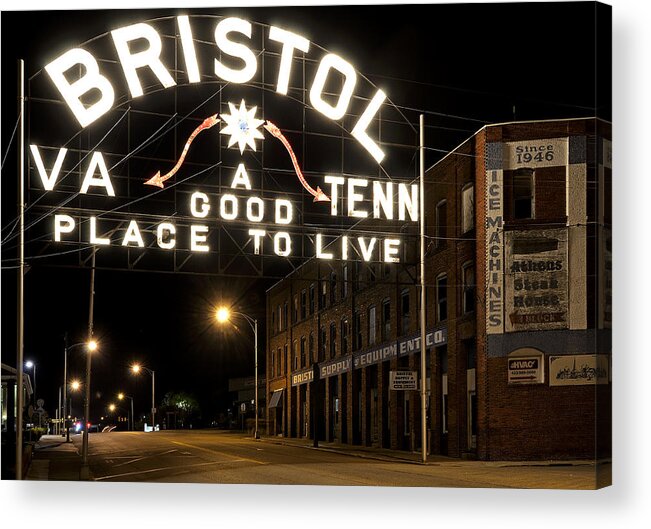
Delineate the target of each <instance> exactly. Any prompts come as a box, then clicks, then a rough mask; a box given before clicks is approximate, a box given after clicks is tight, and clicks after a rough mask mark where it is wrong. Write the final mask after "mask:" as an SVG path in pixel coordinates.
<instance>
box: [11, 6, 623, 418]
mask: <svg viewBox="0 0 651 529" xmlns="http://www.w3.org/2000/svg"><path fill="white" fill-rule="evenodd" d="M200 11H201V10H193V11H192V12H191V13H193V14H196V13H199V12H200ZM209 12H210V13H212V14H218V15H236V16H239V17H242V18H245V19H247V20H249V21H251V22H260V23H269V24H274V23H275V24H278V25H279V26H282V27H286V28H291V29H294V30H295V31H297V32H300V33H301V34H302V35H304V36H306V37H307V38H309V39H310V40H311V41H312V42H313V43H315V44H318V45H320V46H323V47H324V48H326V49H328V50H329V51H331V52H334V53H340V54H341V55H343V56H345V57H346V58H347V60H349V61H350V62H351V63H352V64H353V65H354V66H355V67H356V69H357V70H358V71H359V72H361V73H363V74H365V75H366V76H368V77H369V78H370V79H371V81H373V82H374V83H375V84H377V85H378V86H382V87H383V88H384V89H385V91H386V92H387V93H388V94H389V96H390V97H391V98H392V100H393V101H394V102H395V103H396V104H398V105H400V106H402V107H407V108H409V109H415V110H414V111H411V110H405V115H406V117H407V119H409V120H410V121H411V122H412V123H417V115H418V112H419V111H423V112H425V113H426V121H427V125H428V128H427V146H428V147H429V148H430V150H428V154H427V165H428V166H429V165H431V164H432V163H434V162H435V161H436V160H437V159H439V158H440V157H441V156H443V153H444V152H445V151H447V150H450V149H452V148H454V147H455V146H457V145H458V144H459V143H460V142H461V141H462V140H464V139H465V138H467V137H468V136H470V135H471V134H472V133H474V132H475V131H476V130H478V129H479V128H480V127H481V126H482V125H483V124H484V123H491V122H503V121H510V120H512V119H513V118H514V117H515V118H516V119H518V120H532V119H550V118H569V117H585V116H594V115H599V116H600V117H603V118H605V119H610V112H611V108H610V97H611V95H610V83H609V79H610V50H609V47H610V40H609V31H610V20H609V18H608V16H607V14H606V13H602V14H600V16H599V17H598V18H597V16H596V7H595V4H593V3H590V2H584V3H552V4H545V3H537V4H495V5H487V4H474V5H435V6H380V7H378V6H374V7H327V8H299V7H291V8H269V9H261V8H258V9H252V8H251V9H249V8H237V9H228V10H216V9H215V10H210V11H209ZM175 14H176V12H175V11H173V10H155V11H154V10H134V11H114V12H106V11H87V12H30V13H25V12H3V13H2V29H3V30H4V31H2V80H3V83H2V155H3V156H4V154H5V153H7V152H8V157H7V163H6V165H5V166H3V170H2V188H1V191H2V237H3V247H2V267H3V268H2V342H1V343H2V361H3V362H4V363H7V364H10V365H15V350H16V332H15V325H16V324H15V313H16V302H15V299H16V293H15V286H16V270H15V269H13V268H10V267H11V266H13V265H15V261H13V260H12V259H15V257H16V254H15V252H16V250H15V242H12V241H7V244H5V241H4V239H5V237H7V234H8V233H9V231H10V230H11V226H12V225H13V221H14V219H15V218H16V206H15V204H16V200H15V197H16V178H15V177H14V175H15V174H16V169H15V159H16V147H15V141H14V142H13V143H12V144H11V145H9V139H10V137H11V134H12V130H13V127H14V125H15V123H16V116H17V114H16V110H15V109H16V103H15V101H16V91H15V89H14V85H15V84H16V83H15V79H16V75H15V71H16V69H15V65H16V61H17V59H18V58H24V59H25V61H26V65H27V75H28V76H30V75H32V74H33V73H35V72H36V71H38V70H39V69H41V68H42V67H43V66H44V65H45V64H47V62H49V61H50V60H52V59H53V58H54V57H56V56H58V55H59V54H60V53H62V52H64V51H65V50H67V49H70V48H72V47H74V46H76V45H78V44H80V43H82V42H84V41H86V40H88V39H90V38H92V37H94V36H96V35H100V34H102V33H105V32H106V31H110V30H112V29H115V28H118V27H121V26H125V25H128V24H130V23H134V22H138V21H145V20H148V19H151V18H157V17H160V16H169V15H175ZM179 14H180V13H179ZM596 27H599V28H600V32H599V34H598V35H599V38H597V33H596V30H595V28H596ZM8 28H12V29H13V28H17V29H18V31H11V32H10V31H8ZM34 28H38V31H33V29H34ZM14 35H25V36H27V35H29V37H24V38H19V39H18V40H13V38H14ZM603 37H605V39H604V38H603ZM595 42H597V43H598V45H599V49H598V50H597V49H596V48H595V46H596V44H595ZM597 53H599V57H600V60H601V64H602V65H603V66H602V67H601V68H600V69H599V70H598V71H597V69H596V66H595V57H596V55H597ZM596 83H598V85H599V90H597V89H596ZM597 96H598V100H597ZM514 106H515V116H514V112H513V108H514ZM147 132H148V133H149V131H147ZM317 161H318V158H317ZM317 165H318V164H317ZM50 251H52V250H50ZM86 255H87V252H86ZM27 256H28V261H29V262H30V265H31V266H30V270H29V272H28V274H27V275H26V282H25V284H26V301H25V311H26V321H25V358H26V359H33V360H35V361H36V363H37V365H38V368H37V392H38V396H39V397H42V398H44V399H45V401H46V407H47V408H48V409H49V410H50V412H51V413H53V411H54V406H55V402H56V392H57V388H58V386H59V385H60V384H61V378H62V369H63V365H62V362H63V335H64V333H65V332H67V333H68V335H69V339H70V342H71V343H75V342H80V341H82V340H84V339H85V334H86V326H87V313H88V297H89V296H88V288H89V276H90V272H89V270H88V269H87V268H86V269H80V268H60V267H56V266H51V265H53V264H57V263H58V261H52V260H49V259H38V260H33V261H32V260H30V259H29V258H30V254H29V253H28V254H27ZM273 271H274V273H273V274H272V275H276V276H277V277H280V276H281V275H282V274H283V273H286V271H287V269H286V268H283V267H282V266H280V265H279V266H277V267H276V268H273ZM274 281H275V280H274V279H273V278H272V277H268V278H266V279H260V280H252V279H246V278H237V277H229V278H225V277H218V276H209V275H202V276H190V275H183V274H160V273H153V272H136V271H121V270H116V271H110V270H99V271H98V272H97V278H96V288H95V290H96V298H95V333H96V336H97V338H98V340H100V342H101V344H102V345H101V351H100V352H99V353H98V354H97V356H96V357H95V358H94V364H93V366H94V367H93V369H94V371H93V374H94V378H93V388H94V393H95V392H97V393H98V395H97V396H96V398H95V400H94V401H93V409H94V410H96V412H97V414H98V415H99V413H100V411H99V410H101V409H103V407H104V406H105V405H106V404H107V403H108V402H110V401H111V400H113V397H112V395H114V394H115V393H116V392H117V391H119V390H122V391H125V392H127V393H130V394H132V395H134V397H135V399H136V409H137V410H142V411H145V410H146V409H147V407H148V398H149V397H148V396H149V391H150V390H149V388H150V386H149V380H148V377H141V378H140V379H137V378H135V377H132V376H131V375H130V374H129V373H128V371H127V370H128V365H129V364H130V362H132V361H134V360H138V361H142V362H144V363H145V364H146V365H147V366H149V367H150V368H152V369H155V370H156V373H157V395H158V396H159V397H162V396H163V395H164V394H165V393H166V392H167V391H170V390H173V389H183V390H186V391H190V392H193V393H195V394H196V395H197V396H198V397H199V399H200V402H201V406H202V409H203V412H204V413H203V415H204V417H205V418H209V417H210V416H211V415H212V414H213V413H214V411H215V410H216V408H224V407H225V406H226V405H227V400H226V388H227V379H228V378H229V377H233V376H245V375H251V374H252V371H253V369H252V367H253V353H252V349H253V347H252V340H251V332H250V331H249V329H248V327H247V326H246V325H242V326H241V327H240V329H239V330H236V331H233V330H231V331H230V332H224V331H221V330H219V329H217V328H216V326H215V325H214V324H213V322H212V319H211V318H212V310H213V308H214V307H215V306H216V305H217V304H218V303H219V302H220V300H223V301H226V302H235V304H236V306H237V307H238V308H239V309H240V310H242V311H243V312H247V313H250V314H251V315H252V316H255V317H258V318H259V319H260V320H261V321H262V322H264V318H265V315H264V299H265V298H264V296H265V289H266V288H268V287H269V286H270V285H271V284H273V282H274ZM260 336H261V339H260V351H261V354H260V357H261V361H262V365H263V364H264V361H263V359H264V352H263V351H264V336H265V328H264V324H262V326H261V328H260ZM262 370H263V369H262ZM70 374H71V376H74V375H77V376H79V377H81V376H82V375H83V357H82V355H81V353H80V350H77V352H75V353H74V354H71V356H70ZM78 400H79V399H78Z"/></svg>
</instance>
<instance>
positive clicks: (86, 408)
mask: <svg viewBox="0 0 651 529" xmlns="http://www.w3.org/2000/svg"><path fill="white" fill-rule="evenodd" d="M96 252H97V249H96V248H93V255H92V258H91V269H90V305H89V309H88V342H89V343H90V341H91V340H92V339H93V310H94V307H95V253H96ZM90 372H91V351H90V349H88V350H87V351H86V399H85V401H84V421H85V422H86V424H84V429H83V432H84V436H83V438H82V447H81V448H82V449H81V452H82V458H83V469H82V472H84V477H87V474H88V433H89V431H88V430H89V424H90Z"/></svg>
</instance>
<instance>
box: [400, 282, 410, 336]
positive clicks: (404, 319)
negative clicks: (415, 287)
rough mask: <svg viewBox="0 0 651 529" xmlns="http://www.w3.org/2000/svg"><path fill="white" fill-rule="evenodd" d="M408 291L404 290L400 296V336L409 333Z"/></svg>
mask: <svg viewBox="0 0 651 529" xmlns="http://www.w3.org/2000/svg"><path fill="white" fill-rule="evenodd" d="M409 309H410V306H409V290H407V289H405V290H403V291H402V294H401V295H400V317H401V321H400V334H402V335H404V334H407V333H409V317H410V312H409Z"/></svg>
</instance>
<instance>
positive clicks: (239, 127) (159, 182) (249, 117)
mask: <svg viewBox="0 0 651 529" xmlns="http://www.w3.org/2000/svg"><path fill="white" fill-rule="evenodd" d="M229 107H230V110H231V114H223V115H222V116H221V117H222V118H223V119H224V120H225V122H226V123H227V126H226V127H225V128H224V129H223V130H221V131H220V133H221V134H229V135H230V136H231V138H230V140H229V142H228V146H229V147H231V146H233V145H235V144H236V143H237V144H238V146H239V149H240V152H242V153H243V152H244V148H245V147H246V146H247V145H248V146H250V147H251V148H252V149H253V150H256V149H255V139H256V138H257V139H264V138H263V136H262V134H261V133H260V132H259V131H258V130H257V129H258V127H259V126H260V125H262V126H263V127H264V128H265V129H266V130H267V131H268V132H269V133H270V134H271V135H272V136H273V137H274V138H277V139H279V140H280V142H281V143H282V144H283V145H284V146H285V149H287V152H288V153H289V157H290V159H291V161H292V165H293V166H294V171H295V172H296V176H297V178H298V181H299V182H300V183H301V185H302V186H303V187H304V188H305V190H306V191H307V192H308V193H310V195H312V196H313V197H314V202H330V197H328V196H327V195H326V194H325V193H324V192H323V191H322V190H321V188H320V187H319V186H317V188H316V189H314V188H313V187H312V186H310V184H308V183H307V180H306V179H305V176H303V172H302V171H301V168H300V166H299V165H298V160H297V159H296V154H294V150H293V149H292V146H291V145H290V144H289V141H287V138H286V137H285V135H284V134H283V133H282V131H281V130H280V129H279V128H278V127H277V126H276V125H275V124H274V123H272V122H271V121H269V120H267V121H263V120H260V119H256V118H255V112H256V110H257V107H253V108H251V109H247V108H246V104H245V103H244V100H242V102H241V103H240V107H239V108H237V107H235V105H233V104H232V103H229ZM218 116H219V114H214V115H212V116H210V117H208V118H206V119H204V120H203V122H202V123H201V125H199V126H198V127H197V128H196V129H195V130H194V131H193V132H192V134H190V137H189V138H188V141H187V142H185V147H184V148H183V152H182V153H181V156H180V157H179V159H178V161H177V162H176V165H175V166H174V167H173V168H172V169H171V170H170V171H169V172H167V173H165V174H164V175H162V176H161V174H160V171H158V172H157V173H156V174H155V175H154V176H152V177H151V178H150V179H149V180H147V181H146V182H145V185H148V186H156V187H160V188H161V189H162V188H164V187H165V181H167V180H169V179H170V178H172V176H174V175H175V174H176V172H177V171H178V170H179V169H180V168H181V166H182V165H183V162H184V161H185V157H186V155H187V154H188V150H189V149H190V145H191V144H192V142H193V141H194V139H195V138H196V137H197V136H198V135H199V133H200V132H201V131H203V130H206V129H209V128H212V127H214V126H215V125H216V124H217V123H219V122H220V121H221V119H220V118H219V117H218Z"/></svg>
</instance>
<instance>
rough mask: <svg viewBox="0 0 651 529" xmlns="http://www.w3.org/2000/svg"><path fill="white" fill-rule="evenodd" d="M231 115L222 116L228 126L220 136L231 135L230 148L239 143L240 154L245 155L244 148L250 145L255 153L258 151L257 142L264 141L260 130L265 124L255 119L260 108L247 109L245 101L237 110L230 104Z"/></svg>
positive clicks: (221, 131) (261, 120)
mask: <svg viewBox="0 0 651 529" xmlns="http://www.w3.org/2000/svg"><path fill="white" fill-rule="evenodd" d="M228 108H230V110H231V113H230V114H221V115H220V117H221V118H222V119H223V120H224V121H225V122H226V126H225V127H224V128H223V129H222V130H220V131H219V133H220V134H230V136H231V137H230V138H229V139H228V146H229V147H232V146H233V145H235V144H236V143H237V145H238V147H239V148H240V153H244V148H245V147H246V146H247V145H248V146H249V147H251V149H253V150H254V151H255V150H257V149H256V146H255V140H256V139H258V140H264V135H263V134H262V132H260V131H259V130H258V129H259V128H260V126H262V124H264V120H263V119H257V118H256V117H255V114H256V112H257V111H258V107H252V108H251V109H249V110H247V109H246V104H245V103H244V99H242V102H241V103H240V108H237V107H236V106H235V105H234V104H233V103H230V102H229V103H228Z"/></svg>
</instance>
